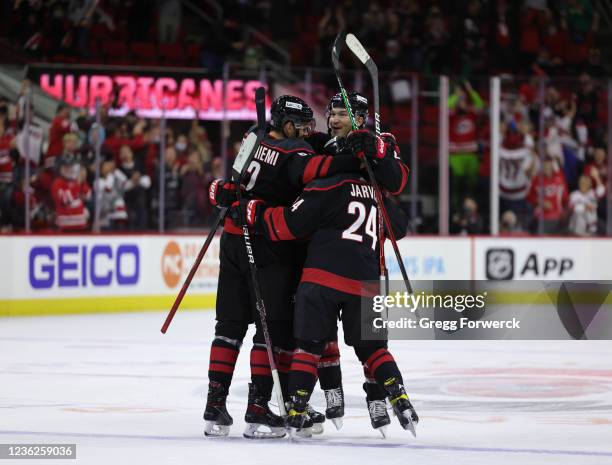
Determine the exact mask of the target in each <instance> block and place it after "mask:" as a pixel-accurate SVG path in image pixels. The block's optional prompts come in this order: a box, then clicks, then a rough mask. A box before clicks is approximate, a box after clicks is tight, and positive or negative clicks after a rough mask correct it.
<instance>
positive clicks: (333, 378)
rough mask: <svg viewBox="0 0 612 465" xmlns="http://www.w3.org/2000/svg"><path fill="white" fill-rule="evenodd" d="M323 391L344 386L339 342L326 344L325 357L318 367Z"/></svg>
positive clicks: (322, 357)
mask: <svg viewBox="0 0 612 465" xmlns="http://www.w3.org/2000/svg"><path fill="white" fill-rule="evenodd" d="M317 371H318V373H319V383H320V384H321V389H323V390H327V389H335V388H338V387H340V386H341V385H342V371H341V370H340V350H339V349H338V341H330V342H328V343H327V344H325V349H324V350H323V355H321V358H320V359H319V363H318V365H317Z"/></svg>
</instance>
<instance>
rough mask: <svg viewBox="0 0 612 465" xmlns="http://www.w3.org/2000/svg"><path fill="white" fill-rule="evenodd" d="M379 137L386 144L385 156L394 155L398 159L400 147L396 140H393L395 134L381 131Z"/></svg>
mask: <svg viewBox="0 0 612 465" xmlns="http://www.w3.org/2000/svg"><path fill="white" fill-rule="evenodd" d="M380 138H381V139H382V140H383V142H384V143H385V144H387V146H386V148H385V157H394V158H397V159H398V160H400V159H401V158H400V155H401V153H400V148H399V145H398V144H397V140H395V136H394V135H393V134H391V133H390V132H381V133H380Z"/></svg>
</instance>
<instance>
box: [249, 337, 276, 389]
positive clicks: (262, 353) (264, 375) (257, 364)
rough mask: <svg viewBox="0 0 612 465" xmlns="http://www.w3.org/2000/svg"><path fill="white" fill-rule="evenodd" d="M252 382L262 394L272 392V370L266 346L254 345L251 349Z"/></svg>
mask: <svg viewBox="0 0 612 465" xmlns="http://www.w3.org/2000/svg"><path fill="white" fill-rule="evenodd" d="M251 381H252V382H253V384H255V385H256V386H257V388H258V390H259V392H261V393H262V394H263V393H265V394H268V393H271V392H272V386H273V384H274V382H273V381H272V370H271V368H270V360H269V359H268V352H267V349H266V345H265V344H261V343H257V342H255V343H253V348H252V349H251Z"/></svg>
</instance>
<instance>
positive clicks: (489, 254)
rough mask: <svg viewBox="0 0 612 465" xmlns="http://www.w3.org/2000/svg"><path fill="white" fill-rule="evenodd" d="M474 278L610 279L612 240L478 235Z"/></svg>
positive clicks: (611, 277) (611, 270) (611, 272)
mask: <svg viewBox="0 0 612 465" xmlns="http://www.w3.org/2000/svg"><path fill="white" fill-rule="evenodd" d="M474 242H475V252H476V253H475V260H474V266H475V268H476V269H475V279H489V280H512V279H516V280H519V279H520V280H524V279H529V280H551V281H554V280H573V279H575V280H600V281H601V280H610V279H612V266H610V264H611V263H612V240H610V239H577V238H576V239H561V238H550V239H544V238H541V239H535V238H513V239H508V238H490V239H489V238H475V239H474Z"/></svg>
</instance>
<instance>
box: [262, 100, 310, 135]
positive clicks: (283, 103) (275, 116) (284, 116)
mask: <svg viewBox="0 0 612 465" xmlns="http://www.w3.org/2000/svg"><path fill="white" fill-rule="evenodd" d="M270 115H271V125H272V127H273V128H275V129H278V130H282V128H283V126H284V125H285V123H287V122H288V121H291V122H292V123H293V124H294V125H295V127H296V129H308V130H310V131H313V130H314V125H315V121H314V118H313V116H314V114H313V112H312V108H310V106H309V105H308V104H307V103H306V102H305V101H304V100H302V99H301V98H299V97H294V96H293V95H282V96H280V97H278V98H277V99H276V100H274V102H273V103H272V108H271V110H270Z"/></svg>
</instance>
